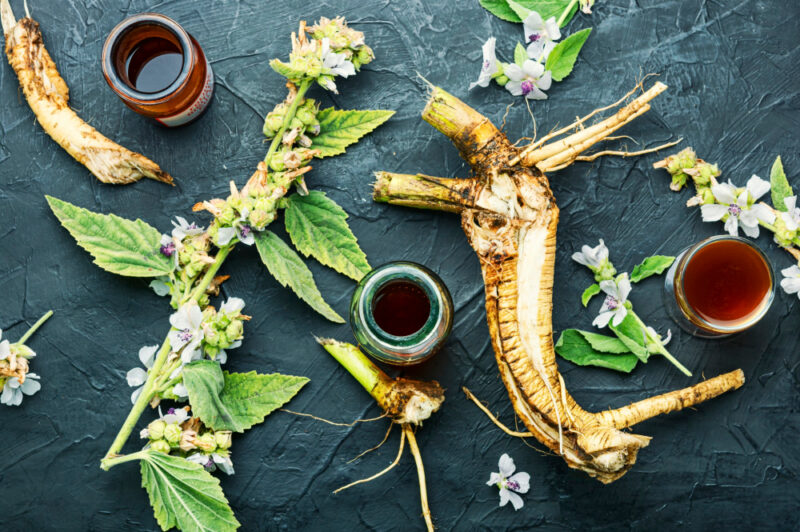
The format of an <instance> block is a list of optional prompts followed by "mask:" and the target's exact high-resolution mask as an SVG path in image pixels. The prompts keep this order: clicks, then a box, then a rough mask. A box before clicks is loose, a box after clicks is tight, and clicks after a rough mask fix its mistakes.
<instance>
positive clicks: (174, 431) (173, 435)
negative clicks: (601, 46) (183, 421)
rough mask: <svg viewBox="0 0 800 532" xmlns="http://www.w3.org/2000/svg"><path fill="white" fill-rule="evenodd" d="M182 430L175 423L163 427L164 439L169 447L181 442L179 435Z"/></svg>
mask: <svg viewBox="0 0 800 532" xmlns="http://www.w3.org/2000/svg"><path fill="white" fill-rule="evenodd" d="M182 432H183V430H182V429H181V427H180V426H179V425H178V424H177V423H170V424H169V425H167V426H166V427H164V439H165V440H167V442H169V443H170V444H171V445H177V444H178V443H180V441H181V433H182Z"/></svg>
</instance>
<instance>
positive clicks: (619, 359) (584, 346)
mask: <svg viewBox="0 0 800 532" xmlns="http://www.w3.org/2000/svg"><path fill="white" fill-rule="evenodd" d="M587 335H589V337H591V338H593V339H594V340H595V342H596V343H598V345H603V346H605V347H608V346H611V345H615V348H617V349H625V347H624V345H622V346H621V347H619V345H616V344H614V342H615V341H616V342H618V343H619V344H620V345H621V344H622V342H620V341H619V340H617V339H616V338H611V337H609V336H603V335H601V334H595V333H590V332H587V331H579V330H577V329H567V330H565V331H563V332H562V333H561V336H559V338H558V342H556V345H555V350H556V353H558V354H559V355H560V356H561V357H563V358H565V359H567V360H569V361H570V362H572V363H573V364H577V365H579V366H598V367H601V368H608V369H613V370H616V371H622V372H625V373H630V372H631V370H633V368H635V367H636V364H637V363H638V362H639V359H638V358H636V356H635V355H633V354H631V353H630V352H628V351H627V350H624V351H619V353H618V354H613V353H610V352H602V351H600V350H598V349H596V348H594V347H593V346H592V344H591V343H590V342H589V341H588V340H587ZM597 337H601V338H602V339H599V338H597Z"/></svg>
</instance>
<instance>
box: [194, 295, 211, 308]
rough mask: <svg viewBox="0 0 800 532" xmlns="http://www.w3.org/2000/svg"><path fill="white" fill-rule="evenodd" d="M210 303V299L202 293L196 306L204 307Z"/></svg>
mask: <svg viewBox="0 0 800 532" xmlns="http://www.w3.org/2000/svg"><path fill="white" fill-rule="evenodd" d="M210 302H211V299H210V298H209V297H208V294H205V293H204V294H202V295H201V296H200V297H199V298H198V299H197V304H198V305H200V306H201V307H206V306H208V304H209V303H210Z"/></svg>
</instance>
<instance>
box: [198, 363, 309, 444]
mask: <svg viewBox="0 0 800 532" xmlns="http://www.w3.org/2000/svg"><path fill="white" fill-rule="evenodd" d="M307 382H308V379H307V378H305V377H293V376H291V375H280V374H278V373H272V374H270V375H261V374H259V373H256V372H255V371H251V372H250V373H228V372H227V371H225V372H223V371H222V369H221V368H220V366H219V363H218V362H215V361H213V360H198V361H196V362H192V363H190V364H187V365H186V366H184V368H183V384H184V385H185V386H186V389H187V390H188V391H189V403H190V404H191V405H192V412H193V413H194V415H195V416H197V417H199V418H200V420H201V421H202V422H203V423H204V424H205V425H207V426H208V427H211V428H212V429H214V430H231V431H234V432H244V431H245V430H247V429H249V428H250V427H252V426H253V425H255V424H257V423H261V422H262V421H264V418H265V417H266V416H267V415H268V414H269V413H270V412H272V411H273V410H275V409H276V408H280V407H281V406H283V405H284V404H286V403H287V402H288V401H289V400H290V399H291V398H292V397H294V396H295V394H297V392H299V391H300V388H302V387H303V386H305V384H306V383H307Z"/></svg>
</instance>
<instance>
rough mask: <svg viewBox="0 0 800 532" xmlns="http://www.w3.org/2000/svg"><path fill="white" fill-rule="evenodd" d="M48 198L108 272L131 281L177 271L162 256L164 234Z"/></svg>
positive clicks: (137, 221) (79, 239) (76, 237)
mask: <svg viewBox="0 0 800 532" xmlns="http://www.w3.org/2000/svg"><path fill="white" fill-rule="evenodd" d="M45 197H46V198H47V202H48V203H49V204H50V209H51V210H52V211H53V214H55V215H56V218H58V220H59V221H60V222H61V225H63V226H64V227H65V228H66V229H67V231H69V232H70V234H71V235H72V236H73V238H75V240H76V241H77V242H78V245H79V246H80V247H82V248H83V249H85V250H86V251H88V252H89V253H91V254H92V256H93V257H94V263H95V264H97V265H98V266H100V267H101V268H103V269H104V270H106V271H109V272H111V273H116V274H117V275H125V276H127V277H160V276H162V275H166V274H168V273H170V272H171V271H172V270H173V269H174V268H175V264H174V262H173V261H172V260H171V259H170V258H168V257H165V256H164V255H162V254H161V252H160V248H161V233H160V232H159V231H158V230H157V229H156V228H155V227H152V226H150V225H148V224H146V223H145V222H143V221H142V220H138V219H137V220H135V221H133V220H127V219H125V218H120V217H119V216H116V215H114V214H100V213H96V212H92V211H89V210H86V209H83V208H81V207H78V206H76V205H72V204H71V203H67V202H66V201H61V200H60V199H58V198H54V197H52V196H45Z"/></svg>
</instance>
